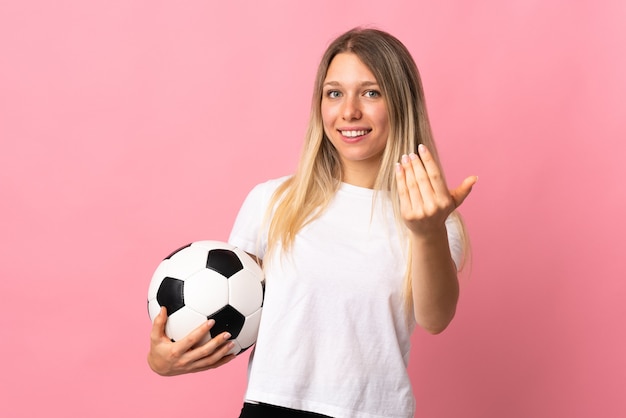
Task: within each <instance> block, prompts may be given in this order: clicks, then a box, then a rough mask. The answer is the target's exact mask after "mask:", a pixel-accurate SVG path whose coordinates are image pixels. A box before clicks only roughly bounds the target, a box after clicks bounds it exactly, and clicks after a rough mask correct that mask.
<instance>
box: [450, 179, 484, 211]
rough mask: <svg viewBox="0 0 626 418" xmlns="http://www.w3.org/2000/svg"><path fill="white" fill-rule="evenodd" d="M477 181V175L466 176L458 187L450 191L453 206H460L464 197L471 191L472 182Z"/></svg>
mask: <svg viewBox="0 0 626 418" xmlns="http://www.w3.org/2000/svg"><path fill="white" fill-rule="evenodd" d="M477 181H478V176H470V177H468V178H466V179H465V180H463V182H461V185H460V186H459V187H457V188H456V189H454V190H452V191H451V192H450V195H451V196H452V199H454V204H455V207H457V208H458V207H459V206H461V204H462V203H463V201H464V200H465V198H466V197H467V196H468V195H469V194H470V192H471V191H472V187H474V184H476V182H477Z"/></svg>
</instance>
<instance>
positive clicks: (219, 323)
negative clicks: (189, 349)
mask: <svg viewBox="0 0 626 418" xmlns="http://www.w3.org/2000/svg"><path fill="white" fill-rule="evenodd" d="M208 319H214V320H215V325H213V328H211V331H210V332H211V338H215V337H217V336H218V335H219V334H221V333H222V332H229V333H230V335H231V339H233V338H237V336H238V335H239V333H240V332H241V328H243V323H244V322H245V321H246V318H245V317H244V316H243V315H242V314H241V313H239V311H238V310H237V309H235V308H233V307H232V306H230V305H226V306H224V307H223V308H222V309H220V310H219V311H217V312H215V313H214V314H213V315H211V316H209V317H208Z"/></svg>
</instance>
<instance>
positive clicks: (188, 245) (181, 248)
mask: <svg viewBox="0 0 626 418" xmlns="http://www.w3.org/2000/svg"><path fill="white" fill-rule="evenodd" d="M187 247H191V243H190V244H187V245H184V246H182V247H180V248H179V249H177V250H176V251H174V252H172V253H171V254H170V255H168V256H167V257H165V258H164V260H167V259H168V258H172V256H173V255H174V254H176V253H177V252H179V251H181V250H184V249H185V248H187Z"/></svg>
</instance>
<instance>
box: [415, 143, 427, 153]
mask: <svg viewBox="0 0 626 418" xmlns="http://www.w3.org/2000/svg"><path fill="white" fill-rule="evenodd" d="M417 151H418V152H419V153H424V152H426V145H424V144H419V145H418V146H417Z"/></svg>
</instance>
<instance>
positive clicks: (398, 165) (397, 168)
mask: <svg viewBox="0 0 626 418" xmlns="http://www.w3.org/2000/svg"><path fill="white" fill-rule="evenodd" d="M401 171H402V166H401V165H400V163H396V173H400V172H401Z"/></svg>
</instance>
